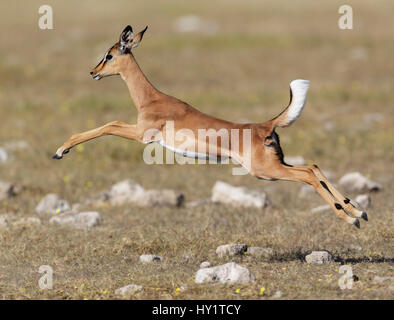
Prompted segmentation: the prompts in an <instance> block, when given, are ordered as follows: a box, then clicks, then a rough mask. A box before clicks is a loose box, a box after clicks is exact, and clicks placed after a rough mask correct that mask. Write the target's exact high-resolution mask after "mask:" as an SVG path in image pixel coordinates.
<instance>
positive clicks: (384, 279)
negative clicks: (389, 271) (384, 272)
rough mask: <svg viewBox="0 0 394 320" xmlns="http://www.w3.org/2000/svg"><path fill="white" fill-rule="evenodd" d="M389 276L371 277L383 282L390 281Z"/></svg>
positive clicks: (375, 280)
mask: <svg viewBox="0 0 394 320" xmlns="http://www.w3.org/2000/svg"><path fill="white" fill-rule="evenodd" d="M390 280H391V277H380V276H375V277H374V278H373V281H374V282H385V281H390Z"/></svg>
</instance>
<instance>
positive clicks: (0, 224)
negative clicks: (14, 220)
mask: <svg viewBox="0 0 394 320" xmlns="http://www.w3.org/2000/svg"><path fill="white" fill-rule="evenodd" d="M9 225H10V218H9V216H8V214H2V215H1V216H0V228H6V227H8V226H9Z"/></svg>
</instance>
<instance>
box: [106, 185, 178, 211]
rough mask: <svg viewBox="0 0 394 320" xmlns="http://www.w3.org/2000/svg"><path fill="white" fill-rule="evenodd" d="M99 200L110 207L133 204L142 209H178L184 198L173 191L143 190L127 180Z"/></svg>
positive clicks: (114, 186)
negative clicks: (106, 202) (105, 202)
mask: <svg viewBox="0 0 394 320" xmlns="http://www.w3.org/2000/svg"><path fill="white" fill-rule="evenodd" d="M101 200H102V201H108V202H110V203H111V204H112V205H123V204H126V203H135V204H136V205H138V206H142V207H159V206H174V207H179V206H181V205H182V204H183V201H184V196H183V195H182V194H180V193H177V192H175V191H173V190H166V189H165V190H145V189H144V188H143V187H142V186H141V185H139V184H138V183H136V182H134V181H133V180H131V179H127V180H123V181H121V182H118V183H116V184H114V185H113V186H112V187H111V188H110V189H109V190H107V191H105V192H104V193H103V196H102V199H101Z"/></svg>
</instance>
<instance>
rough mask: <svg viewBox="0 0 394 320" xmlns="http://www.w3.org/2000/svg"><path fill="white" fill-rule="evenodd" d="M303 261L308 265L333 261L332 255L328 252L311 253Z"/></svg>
mask: <svg viewBox="0 0 394 320" xmlns="http://www.w3.org/2000/svg"><path fill="white" fill-rule="evenodd" d="M305 260H306V262H307V263H309V264H323V263H330V262H332V261H334V259H333V257H332V255H331V254H330V253H329V252H328V251H312V253H311V254H308V255H307V256H306V257H305Z"/></svg>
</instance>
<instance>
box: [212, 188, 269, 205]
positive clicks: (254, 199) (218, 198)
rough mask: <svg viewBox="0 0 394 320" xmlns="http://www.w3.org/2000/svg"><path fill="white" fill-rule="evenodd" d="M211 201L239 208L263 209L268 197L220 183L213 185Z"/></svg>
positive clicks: (262, 193)
mask: <svg viewBox="0 0 394 320" xmlns="http://www.w3.org/2000/svg"><path fill="white" fill-rule="evenodd" d="M211 200H212V202H218V203H224V204H229V205H234V206H240V207H256V208H264V207H265V206H267V205H268V204H269V200H268V197H267V195H266V194H265V193H264V192H261V191H256V190H250V189H248V188H245V187H234V186H232V185H229V184H227V183H224V182H222V181H217V182H216V183H215V185H214V187H213V189H212V197H211Z"/></svg>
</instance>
